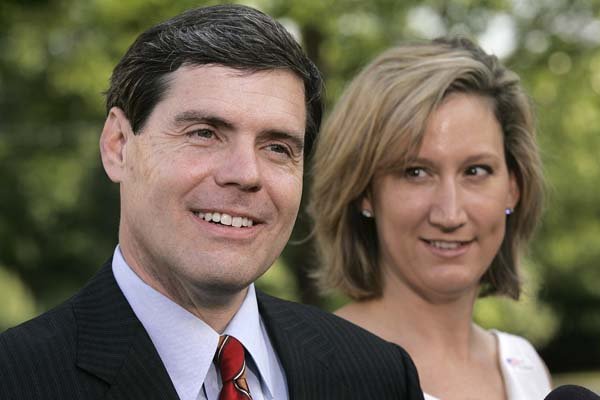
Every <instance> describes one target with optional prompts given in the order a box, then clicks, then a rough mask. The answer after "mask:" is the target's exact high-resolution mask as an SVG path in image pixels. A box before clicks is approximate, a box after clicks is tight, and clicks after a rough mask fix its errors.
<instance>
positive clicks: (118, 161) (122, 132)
mask: <svg viewBox="0 0 600 400" xmlns="http://www.w3.org/2000/svg"><path fill="white" fill-rule="evenodd" d="M132 136H133V130H132V129H131V124H130V123H129V120H128V119H127V117H126V116H125V113H124V112H123V110H121V109H120V108H118V107H113V108H111V109H110V111H109V112H108V116H107V117H106V121H105V122H104V128H103V129H102V135H100V155H101V157H102V165H103V166H104V171H106V174H107V175H108V177H109V178H110V180H112V181H113V182H117V183H118V182H121V180H122V178H123V173H124V171H125V162H126V157H125V149H126V147H127V142H128V140H129V139H130V138H131V137H132Z"/></svg>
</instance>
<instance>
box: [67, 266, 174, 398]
mask: <svg viewBox="0 0 600 400" xmlns="http://www.w3.org/2000/svg"><path fill="white" fill-rule="evenodd" d="M73 308H74V313H75V318H76V320H77V329H78V331H77V365H78V366H79V367H80V368H82V369H83V370H85V371H87V372H89V373H91V374H93V375H95V376H97V377H99V378H100V379H102V380H103V381H105V382H106V383H108V384H109V385H110V388H109V389H108V392H107V396H106V398H107V399H130V400H131V399H140V400H141V399H144V400H146V399H178V396H177V393H176V392H175V389H174V387H173V384H172V383H171V380H170V378H169V376H168V374H167V371H166V369H165V368H164V366H163V364H162V361H161V360H160V357H159V355H158V353H157V352H156V349H155V348H154V345H153V344H152V341H151V340H150V338H149V336H148V334H147V333H146V331H145V330H144V328H143V326H142V324H141V323H140V321H139V320H138V319H137V317H136V316H135V314H134V313H133V310H132V309H131V307H130V306H129V303H128V302H127V300H126V299H125V296H123V293H122V292H121V290H120V289H119V287H118V285H117V282H116V281H115V278H114V276H113V273H112V268H111V262H110V261H109V262H107V263H106V264H105V265H104V266H103V267H102V269H101V270H100V272H99V273H98V274H97V275H96V276H95V277H94V278H93V279H92V280H91V281H90V282H89V283H88V284H87V285H86V287H84V288H83V289H82V291H81V292H80V293H79V294H78V295H77V296H76V297H75V298H74V300H73Z"/></svg>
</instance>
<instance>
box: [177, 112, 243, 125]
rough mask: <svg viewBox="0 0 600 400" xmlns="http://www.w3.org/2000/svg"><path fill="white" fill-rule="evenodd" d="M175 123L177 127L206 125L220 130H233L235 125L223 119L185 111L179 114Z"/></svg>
mask: <svg viewBox="0 0 600 400" xmlns="http://www.w3.org/2000/svg"><path fill="white" fill-rule="evenodd" d="M174 121H175V125H177V126H179V125H184V124H188V123H205V124H209V125H213V126H215V127H219V128H228V129H232V128H233V124H232V123H231V122H229V121H227V120H226V119H224V118H222V117H218V116H216V115H210V114H206V113H203V112H201V111H194V110H189V111H183V112H181V113H179V114H177V115H176V116H175V118H174Z"/></svg>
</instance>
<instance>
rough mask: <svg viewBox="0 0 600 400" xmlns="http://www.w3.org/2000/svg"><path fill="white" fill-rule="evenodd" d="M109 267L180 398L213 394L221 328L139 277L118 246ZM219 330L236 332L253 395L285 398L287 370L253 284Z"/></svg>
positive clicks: (264, 399) (209, 399)
mask: <svg viewBox="0 0 600 400" xmlns="http://www.w3.org/2000/svg"><path fill="white" fill-rule="evenodd" d="M112 269H113V273H114V275H115V279H116V281H117V284H118V285H119V287H120V288H121V291H122V292H123V294H124V295H125V298H127V301H128V302H129V304H130V305H131V308H132V309H133V312H134V313H135V315H136V316H137V317H138V319H139V320H140V322H141V323H142V325H143V326H144V328H145V329H146V332H148V335H149V336H150V339H152V343H154V346H155V347H156V350H157V351H158V354H159V356H160V358H161V360H162V362H163V364H164V366H165V368H166V370H167V373H168V374H169V377H170V378H171V381H172V382H173V386H174V387H175V390H176V391H177V394H178V395H179V398H180V399H181V400H217V399H218V397H219V391H220V390H221V378H220V375H219V373H218V371H217V368H216V367H215V364H214V362H213V357H214V354H215V351H216V349H217V344H218V342H219V333H217V332H216V331H214V330H213V329H212V328H211V327H210V326H209V325H207V324H206V323H205V322H204V321H202V320H201V319H200V318H198V317H196V316H195V315H193V314H191V313H190V312H188V311H187V310H185V309H184V308H182V307H181V306H179V305H178V304H176V303H174V302H173V301H172V300H170V299H169V298H167V297H165V296H164V295H162V294H161V293H159V292H158V291H156V290H155V289H153V288H152V287H150V286H149V285H147V284H146V283H145V282H144V281H142V280H141V279H140V278H139V277H138V276H137V274H135V273H134V272H133V270H131V268H130V267H129V266H128V265H127V263H126V262H125V259H124V258H123V255H122V254H121V251H120V249H119V246H117V248H116V249H115V252H114V256H113V261H112ZM223 333H224V334H228V335H232V336H234V337H236V338H237V339H238V340H239V341H240V342H241V343H242V344H243V345H244V347H245V348H246V351H247V353H246V364H247V367H248V368H247V376H246V378H247V381H248V386H249V388H250V393H251V394H252V398H253V400H273V399H277V400H281V399H283V400H285V399H287V398H288V392H287V383H286V380H285V374H284V371H283V368H282V366H281V363H280V361H279V359H278V358H277V354H276V353H275V350H274V348H273V345H272V344H271V340H270V339H269V336H268V334H267V331H266V328H265V326H264V324H263V322H262V319H261V317H260V314H259V312H258V303H257V301H256V292H255V289H254V285H253V284H252V285H250V286H249V287H248V292H247V294H246V298H245V299H244V302H243V303H242V305H241V306H240V308H239V310H238V311H237V313H236V314H235V316H234V317H233V319H232V320H231V321H230V322H229V324H228V325H227V327H226V328H225V331H224V332H223ZM249 356H250V357H249Z"/></svg>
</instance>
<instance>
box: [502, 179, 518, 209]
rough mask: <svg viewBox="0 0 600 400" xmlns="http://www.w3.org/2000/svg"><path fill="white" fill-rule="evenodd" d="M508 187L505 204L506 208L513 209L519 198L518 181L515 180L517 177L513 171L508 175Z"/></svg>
mask: <svg viewBox="0 0 600 400" xmlns="http://www.w3.org/2000/svg"><path fill="white" fill-rule="evenodd" d="M508 179H509V182H508V184H509V187H508V204H507V205H506V206H507V207H508V208H512V209H514V208H515V207H517V204H518V203H519V199H520V198H521V191H520V189H519V183H518V182H517V177H516V176H515V174H514V173H513V172H511V173H510V175H509V177H508Z"/></svg>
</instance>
